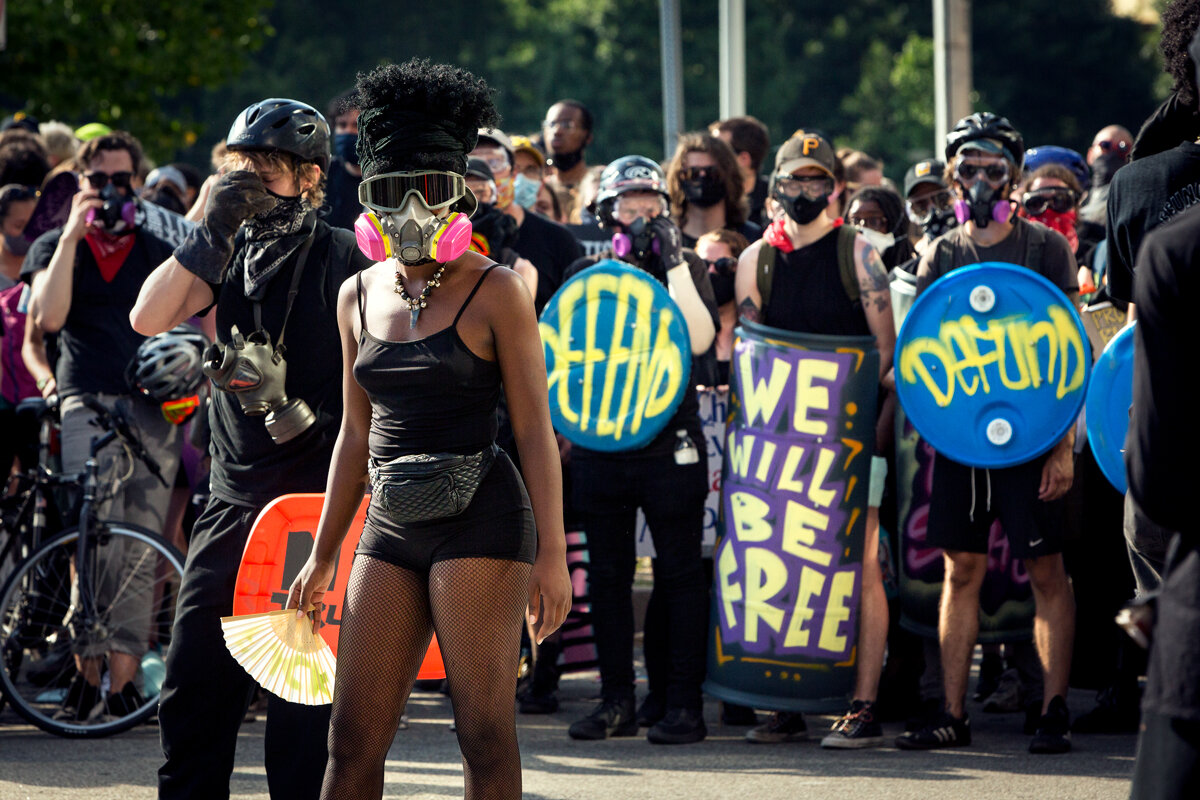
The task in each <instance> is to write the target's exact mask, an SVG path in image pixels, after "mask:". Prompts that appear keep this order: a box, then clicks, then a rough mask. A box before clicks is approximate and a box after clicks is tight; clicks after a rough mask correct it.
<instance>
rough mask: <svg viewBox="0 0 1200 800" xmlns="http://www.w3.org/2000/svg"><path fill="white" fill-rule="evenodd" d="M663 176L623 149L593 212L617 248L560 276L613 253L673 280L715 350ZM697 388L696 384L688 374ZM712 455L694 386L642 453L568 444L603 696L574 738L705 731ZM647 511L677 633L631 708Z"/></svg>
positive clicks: (702, 266) (703, 282) (694, 259)
mask: <svg viewBox="0 0 1200 800" xmlns="http://www.w3.org/2000/svg"><path fill="white" fill-rule="evenodd" d="M668 203H669V195H668V193H667V181H666V177H665V176H664V175H663V171H662V169H661V168H660V167H659V166H658V164H656V163H654V162H653V161H651V160H650V159H648V158H644V157H642V156H625V157H623V158H619V159H617V160H616V161H614V162H612V163H611V164H609V165H608V166H607V167H606V168H605V169H604V173H603V174H602V176H601V178H600V189H599V193H598V194H597V196H596V203H595V214H596V216H597V218H598V219H599V220H600V221H601V225H602V226H603V227H604V228H605V229H606V230H607V231H610V232H611V233H612V234H613V249H612V250H609V251H606V252H604V253H601V254H599V255H597V256H591V257H585V258H582V259H580V260H578V261H576V262H575V263H574V264H572V265H571V266H570V267H569V268H568V269H567V272H566V275H565V276H564V278H565V279H569V278H570V277H571V276H572V275H574V274H575V273H578V272H581V271H583V270H585V269H587V268H588V267H591V266H593V265H595V264H596V263H597V262H598V261H601V260H605V259H611V258H613V257H614V254H616V255H618V256H619V257H620V258H621V260H623V261H625V262H626V263H628V264H631V265H633V266H635V267H637V268H639V269H641V270H643V271H645V272H646V273H648V275H649V277H651V278H652V279H654V280H657V281H659V282H660V283H662V284H663V285H665V286H666V287H667V289H668V290H669V291H670V293H671V296H672V298H673V299H674V300H675V302H676V304H677V305H678V306H679V310H680V313H681V314H682V315H683V317H684V319H685V320H686V322H687V329H688V334H689V338H690V340H691V350H692V354H693V356H701V355H703V354H704V353H706V352H707V351H708V350H709V347H710V345H712V342H713V338H714V336H715V334H716V326H717V319H718V317H717V303H716V299H715V298H714V296H713V289H712V284H711V283H710V282H709V278H708V265H707V264H706V263H705V262H704V260H703V259H701V258H700V257H699V256H697V255H696V254H695V253H694V252H692V251H691V250H686V249H684V247H683V243H682V239H683V237H682V234H681V232H680V230H679V227H678V226H677V225H676V224H675V223H674V222H672V221H671V219H670V217H668V216H667V210H668ZM689 383H692V384H694V383H695V381H689ZM705 452H707V445H706V444H705V440H704V431H703V428H702V426H701V423H700V416H699V401H698V399H697V397H696V392H695V388H694V386H693V387H691V388H690V389H689V390H688V391H687V393H686V394H685V395H684V398H683V401H682V402H681V403H680V404H679V408H678V409H677V410H676V412H675V414H674V416H673V417H672V418H671V419H670V421H669V422H668V423H667V425H666V427H664V428H663V429H662V431H661V432H660V433H659V435H658V436H657V437H655V439H654V440H653V441H651V442H650V443H649V444H647V445H645V446H644V447H641V448H639V449H637V450H630V451H622V452H599V451H595V450H590V449H588V448H584V447H579V446H576V447H573V448H572V450H571V477H572V481H571V486H572V507H573V508H574V509H575V511H576V512H577V513H578V515H579V518H580V519H581V520H582V521H583V529H584V530H585V531H586V532H587V541H588V550H589V553H590V561H589V567H588V581H589V589H590V593H591V599H592V623H593V625H594V627H595V631H596V650H597V656H598V659H599V662H600V680H601V690H600V694H601V700H600V703H599V705H597V706H596V708H595V709H594V710H593V711H592V713H591V714H589V715H588V716H586V717H584V718H583V719H581V720H578V721H577V722H575V723H574V724H573V725H571V727H570V730H569V733H570V735H571V737H572V738H574V739H605V738H607V737H609V736H633V735H634V734H636V733H637V731H638V724H639V721H642V722H644V723H645V724H647V725H648V726H649V727H650V730H649V732H648V733H647V738H648V739H649V740H650V741H651V742H654V743H657V744H687V743H691V742H698V741H701V740H702V739H704V737H705V736H706V735H707V728H706V727H705V724H704V718H703V716H702V713H701V712H702V710H703V709H702V698H701V693H700V684H701V683H703V681H704V671H705V657H706V653H705V645H706V641H707V639H706V635H705V625H706V623H707V619H708V582H707V580H706V579H705V575H704V568H703V565H702V563H701V560H700V541H701V535H702V533H703V526H704V500H705V498H706V497H707V495H708V467H707V464H706V460H705V458H704V457H703V455H702V454H704V453H705ZM639 508H641V509H642V511H643V513H644V514H645V516H646V522H647V524H648V525H649V527H650V534H651V536H652V538H653V540H654V549H655V552H656V553H657V557H656V558H655V562H654V591H655V594H656V596H659V601H660V602H661V603H662V604H663V605H664V606H665V608H666V617H667V623H668V628H669V631H670V636H669V641H668V643H667V649H668V656H667V659H668V664H667V673H668V677H667V682H666V683H667V685H666V692H665V697H663V696H656V695H652V696H651V697H649V698H647V701H646V703H645V704H644V705H643V708H642V710H641V711H640V712H638V713H637V714H636V715H635V713H634V673H633V633H634V631H633V604H632V600H631V592H632V589H633V574H634V560H635V538H634V534H635V532H634V524H635V520H636V515H637V510H638V509H639Z"/></svg>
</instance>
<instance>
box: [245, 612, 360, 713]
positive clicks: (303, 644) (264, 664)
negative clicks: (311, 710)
mask: <svg viewBox="0 0 1200 800" xmlns="http://www.w3.org/2000/svg"><path fill="white" fill-rule="evenodd" d="M221 631H222V632H223V633H224V635H225V646H226V647H228V648H229V652H230V654H231V655H232V656H233V657H234V659H235V660H236V661H237V662H238V663H239V664H241V665H242V667H243V668H244V669H245V670H246V672H248V673H250V677H252V678H254V679H255V680H256V681H258V683H259V685H260V686H262V688H264V689H266V690H267V691H268V692H270V693H271V694H274V695H277V696H279V697H282V698H283V699H284V700H287V701H289V702H292V703H303V704H304V705H309V706H319V705H324V704H325V703H332V702H333V678H334V673H335V671H336V660H335V659H334V657H333V653H332V652H330V650H329V645H328V644H327V643H326V642H325V640H324V639H323V638H322V637H321V636H320V634H314V633H313V630H312V619H311V618H310V617H309V616H307V615H305V616H303V617H299V618H298V617H297V616H296V609H294V608H289V609H285V610H283V611H268V612H266V613H262V614H246V615H244V616H240V617H221Z"/></svg>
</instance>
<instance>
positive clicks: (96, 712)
mask: <svg viewBox="0 0 1200 800" xmlns="http://www.w3.org/2000/svg"><path fill="white" fill-rule="evenodd" d="M145 704H146V699H145V698H144V697H142V693H141V692H139V691H138V690H137V689H136V688H135V687H134V685H133V683H132V682H130V683H127V684H125V686H124V687H123V688H122V689H121V691H119V692H115V693H113V694H110V695H108V696H107V697H105V698H104V702H103V703H100V704H99V705H97V706H96V707H95V708H94V709H93V710H92V714H91V718H92V719H93V720H99V721H102V722H108V721H110V720H117V719H121V718H123V717H127V716H129V715H130V714H132V713H133V712H135V711H137V710H138V709H139V708H141V707H142V706H143V705H145Z"/></svg>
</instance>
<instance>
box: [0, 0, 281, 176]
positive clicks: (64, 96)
mask: <svg viewBox="0 0 1200 800" xmlns="http://www.w3.org/2000/svg"><path fill="white" fill-rule="evenodd" d="M7 6H8V46H9V47H8V50H6V51H4V52H0V107H3V108H5V110H6V111H13V110H18V109H20V110H25V111H27V112H29V113H30V114H32V115H34V116H36V117H38V118H40V119H42V120H46V119H62V120H66V121H69V122H72V123H74V124H80V123H83V122H90V121H99V122H104V123H106V124H109V125H112V126H114V127H120V128H124V129H127V130H129V131H131V132H133V133H134V134H135V135H137V136H138V137H139V138H140V139H141V140H142V143H143V145H145V146H146V148H147V150H148V151H149V152H150V153H152V154H155V155H160V156H161V155H164V154H170V153H173V152H174V151H175V150H176V149H178V148H180V147H184V146H188V145H191V144H192V143H194V142H195V140H196V135H197V130H198V127H199V125H198V121H197V120H195V119H194V118H192V117H191V115H190V114H189V113H188V109H187V108H186V107H181V106H179V105H177V104H173V103H171V99H172V98H174V97H175V96H177V95H178V94H179V93H180V92H182V91H185V90H187V89H189V88H198V87H206V88H210V89H215V88H217V87H219V86H221V85H222V84H224V83H225V82H227V81H229V80H230V79H232V78H234V77H236V76H237V75H238V74H239V73H240V72H241V70H242V69H243V67H245V66H246V65H247V64H248V63H249V59H250V55H251V53H252V52H253V51H254V50H257V49H258V48H259V47H261V46H262V43H263V42H264V41H265V39H266V38H267V37H268V36H270V35H271V33H272V31H271V27H270V24H269V22H268V19H267V16H266V10H267V8H268V7H269V0H190V1H189V2H180V1H179V0H153V1H152V0H25V2H20V3H8V4H7Z"/></svg>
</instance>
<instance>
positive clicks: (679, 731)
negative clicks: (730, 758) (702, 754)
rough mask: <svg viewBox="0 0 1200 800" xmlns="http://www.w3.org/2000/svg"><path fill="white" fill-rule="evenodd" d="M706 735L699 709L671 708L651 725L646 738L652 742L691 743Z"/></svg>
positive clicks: (706, 731)
mask: <svg viewBox="0 0 1200 800" xmlns="http://www.w3.org/2000/svg"><path fill="white" fill-rule="evenodd" d="M707 735H708V728H707V727H706V726H705V724H704V717H703V716H702V715H701V713H700V710H699V709H696V710H693V709H689V708H672V709H670V710H668V711H667V713H666V715H665V716H664V717H663V718H662V719H661V720H659V721H658V722H657V723H655V724H654V725H653V726H651V728H650V730H649V731H647V732H646V738H647V739H648V740H650V741H651V742H653V743H654V744H692V743H693V742H700V741H703V740H704V737H705V736H707Z"/></svg>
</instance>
